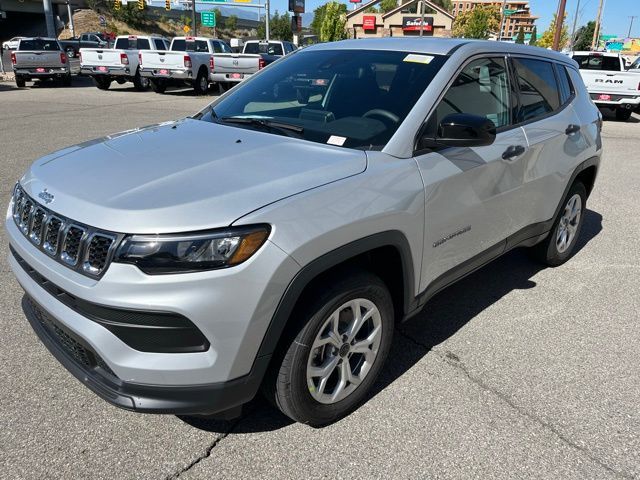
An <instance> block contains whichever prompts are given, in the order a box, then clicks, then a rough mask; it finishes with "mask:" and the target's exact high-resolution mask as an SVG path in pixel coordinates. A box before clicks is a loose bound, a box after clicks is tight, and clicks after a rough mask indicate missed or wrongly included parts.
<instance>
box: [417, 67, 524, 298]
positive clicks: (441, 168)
mask: <svg viewBox="0 0 640 480" xmlns="http://www.w3.org/2000/svg"><path fill="white" fill-rule="evenodd" d="M507 65H508V64H507V59H506V58H505V57H501V56H492V57H476V58H475V59H473V60H470V61H469V62H468V63H467V64H466V65H465V66H464V67H463V68H462V70H461V71H460V72H459V73H458V75H457V76H456V78H455V79H454V80H453V82H452V83H451V85H450V86H449V88H448V90H447V91H446V92H445V93H444V95H443V97H442V98H441V100H440V101H439V103H438V106H437V107H436V109H435V110H434V111H433V112H432V114H431V115H430V117H429V119H428V120H427V122H426V123H425V126H424V131H425V132H431V134H432V135H435V136H437V133H436V132H437V129H438V125H439V123H440V122H441V121H442V120H443V119H444V118H445V117H446V116H447V115H449V114H453V113H468V114H474V115H479V116H483V117H486V118H488V119H490V120H492V121H493V123H494V124H495V125H496V127H497V136H496V141H495V142H494V143H493V144H492V145H489V146H483V147H472V148H466V147H465V148H451V147H447V148H438V149H435V150H427V151H423V152H420V151H418V152H417V153H418V154H417V156H416V160H417V162H418V167H419V169H420V171H421V174H422V177H423V180H424V183H425V201H426V218H425V248H424V258H423V269H422V276H421V290H425V289H426V288H427V287H429V292H431V293H433V292H434V291H437V290H439V289H440V288H442V287H443V286H445V285H446V284H448V283H450V282H451V281H454V280H456V279H457V278H459V277H460V276H462V275H465V274H466V273H468V272H469V271H472V270H473V269H475V268H477V267H478V266H479V265H481V264H482V263H485V262H486V261H489V260H490V259H491V258H494V257H495V256H497V255H499V254H500V253H502V252H503V250H504V248H505V244H506V242H505V239H506V238H507V237H508V236H509V235H511V234H513V233H515V232H517V231H518V230H519V229H521V228H522V227H523V226H524V223H525V221H526V220H525V219H526V215H525V214H524V212H523V210H522V208H523V203H524V202H523V200H522V199H521V198H520V197H521V194H522V192H521V189H522V183H523V177H524V172H525V161H524V159H525V157H526V145H527V142H526V138H525V136H524V132H523V130H522V128H520V127H516V126H514V124H513V123H514V107H515V103H514V92H513V90H512V85H511V81H510V77H509V69H508V67H507Z"/></svg>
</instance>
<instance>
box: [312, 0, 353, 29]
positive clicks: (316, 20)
mask: <svg viewBox="0 0 640 480" xmlns="http://www.w3.org/2000/svg"><path fill="white" fill-rule="evenodd" d="M344 7H345V11H346V9H347V6H346V5H345V6H344ZM326 11H327V4H326V3H325V4H323V5H320V6H319V7H318V8H316V9H315V10H314V11H313V20H312V21H311V25H310V27H311V31H312V32H313V33H315V34H316V35H320V29H321V28H322V20H323V19H324V14H325V12H326Z"/></svg>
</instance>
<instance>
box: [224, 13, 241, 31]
mask: <svg viewBox="0 0 640 480" xmlns="http://www.w3.org/2000/svg"><path fill="white" fill-rule="evenodd" d="M224 28H226V29H227V30H229V31H231V32H233V31H235V29H236V28H238V16H237V15H229V16H228V17H227V18H225V20H224Z"/></svg>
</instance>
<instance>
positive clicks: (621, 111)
mask: <svg viewBox="0 0 640 480" xmlns="http://www.w3.org/2000/svg"><path fill="white" fill-rule="evenodd" d="M632 113H633V111H632V110H627V109H626V108H618V109H617V110H616V120H620V121H622V122H626V121H627V120H629V119H630V118H631V114H632Z"/></svg>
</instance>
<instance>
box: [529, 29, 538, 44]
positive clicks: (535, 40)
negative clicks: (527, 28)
mask: <svg viewBox="0 0 640 480" xmlns="http://www.w3.org/2000/svg"><path fill="white" fill-rule="evenodd" d="M529 45H531V46H532V47H535V46H536V45H538V27H536V26H535V25H534V26H533V30H532V31H531V38H530V39H529Z"/></svg>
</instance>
